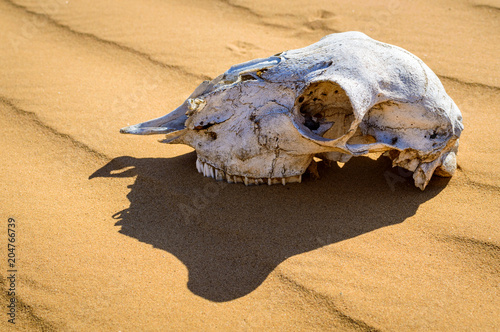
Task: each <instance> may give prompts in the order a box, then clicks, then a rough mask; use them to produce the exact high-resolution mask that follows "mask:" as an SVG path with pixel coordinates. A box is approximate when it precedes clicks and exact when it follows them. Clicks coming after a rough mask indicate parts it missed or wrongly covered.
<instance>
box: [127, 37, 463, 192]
mask: <svg viewBox="0 0 500 332" xmlns="http://www.w3.org/2000/svg"><path fill="white" fill-rule="evenodd" d="M462 129H463V125H462V116H461V114H460V110H459V109H458V107H457V106H456V105H455V103H454V102H453V100H452V99H451V98H450V97H449V96H448V95H447V94H446V92H445V90H444V88H443V85H442V84H441V82H440V81H439V79H438V77H437V76H436V75H435V74H434V73H433V72H432V71H431V69H429V67H427V66H426V65H425V64H424V63H423V62H422V61H421V60H420V59H418V58H417V57H416V56H414V55H413V54H411V53H409V52H407V51H405V50H403V49H401V48H399V47H396V46H392V45H389V44H384V43H381V42H378V41H375V40H373V39H371V38H369V37H368V36H366V35H365V34H363V33H360V32H346V33H338V34H332V35H329V36H326V37H324V38H323V39H321V40H320V41H319V42H317V43H315V44H312V45H310V46H308V47H305V48H301V49H297V50H291V51H286V52H283V53H279V54H276V55H274V56H271V57H269V58H266V59H256V60H253V61H249V62H246V63H243V64H239V65H235V66H233V67H231V68H230V69H229V70H228V71H226V72H225V73H224V74H222V75H220V76H218V77H217V78H215V79H214V80H212V81H205V82H203V83H202V84H201V85H200V86H199V87H198V88H197V89H196V90H195V91H194V92H193V93H192V94H191V96H190V97H189V98H188V99H187V100H186V101H185V102H184V103H183V104H182V105H181V106H179V107H178V108H177V109H176V110H174V111H173V112H171V113H169V114H167V115H165V116H163V117H160V118H157V119H154V120H150V121H147V122H144V123H140V124H137V125H133V126H129V127H126V128H123V129H121V132H122V133H128V134H140V135H145V134H166V138H165V139H164V140H162V141H161V142H164V143H182V144H187V145H190V146H191V147H193V148H194V149H195V150H196V153H197V156H198V159H197V162H196V164H197V168H198V171H199V172H200V173H203V174H204V175H205V176H209V177H212V178H215V179H217V180H226V181H228V182H244V183H245V184H247V185H248V184H260V183H268V184H274V183H283V184H285V183H287V182H300V181H301V177H302V174H303V173H304V172H305V171H306V169H307V168H308V166H309V165H310V164H311V162H313V157H319V158H322V159H326V160H330V161H339V162H347V161H348V160H349V159H350V158H351V157H352V156H361V155H366V154H368V153H385V154H386V155H387V156H389V157H390V158H391V159H392V161H393V166H400V167H402V168H405V169H407V170H410V171H412V172H414V173H413V178H414V180H415V185H416V186H417V187H419V188H420V189H422V190H423V189H424V188H425V187H426V185H427V184H428V182H429V180H430V178H431V177H432V175H433V173H434V172H436V174H438V175H441V176H451V175H452V174H453V173H454V171H455V169H456V153H457V149H458V138H459V136H460V133H461V131H462Z"/></svg>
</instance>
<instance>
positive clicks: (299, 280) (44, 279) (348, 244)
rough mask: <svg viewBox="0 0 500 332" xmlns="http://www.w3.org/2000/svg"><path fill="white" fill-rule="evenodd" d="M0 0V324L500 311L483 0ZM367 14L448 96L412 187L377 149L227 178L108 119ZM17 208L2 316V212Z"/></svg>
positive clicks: (441, 325) (399, 325)
mask: <svg viewBox="0 0 500 332" xmlns="http://www.w3.org/2000/svg"><path fill="white" fill-rule="evenodd" d="M41 2H42V1H30V0H2V1H0V31H1V33H0V45H1V48H0V77H1V79H0V110H1V112H0V125H1V128H2V134H1V135H0V142H1V146H2V168H1V172H0V188H1V219H0V225H1V227H0V228H1V229H3V230H2V231H1V232H0V233H1V236H0V257H1V262H2V263H1V265H0V266H1V272H0V274H1V276H2V284H3V285H2V287H3V290H2V293H1V299H0V303H1V307H2V315H0V317H1V320H0V330H3V331H6V330H19V331H52V330H56V331H160V330H163V331H167V330H178V331H190V330H195V331H196V330H197V331H216V330H217V331H220V330H230V331H245V330H250V331H251V330H258V331H260V330H283V331H290V330H314V331H319V330H347V331H348V330H381V331H419V330H420V331H429V330H433V331H456V330H461V331H498V330H500V164H499V161H500V142H499V139H498V137H499V136H500V117H499V114H498V110H499V105H500V93H499V92H500V79H499V77H500V61H499V54H500V14H499V13H500V11H499V8H500V3H499V2H498V1H495V0H468V1H461V0H460V1H458V0H441V1H436V0H417V1H414V0H412V1H410V0H408V1H406V0H391V1H389V2H388V3H386V4H384V5H382V2H379V1H374V0H362V1H354V3H351V2H347V1H326V0H321V1H314V2H313V1H304V0H293V1H278V2H276V3H274V2H270V1H263V0H256V1H241V0H220V1H217V0H208V1H195V0H182V1H180V0H168V1H160V0H144V1H132V0H120V1H118V0H108V1H75V0H68V1H64V0H47V1H43V3H44V4H40V3H41ZM353 30H355V31H362V32H364V33H366V34H368V35H369V36H370V37H372V38H375V39H377V40H380V41H383V42H386V43H390V44H394V45H398V46H400V47H403V48H405V49H407V50H408V51H410V52H412V53H414V54H415V55H417V56H418V57H420V58H421V59H422V60H423V61H424V62H425V63H426V64H427V65H428V66H429V67H430V68H432V69H433V70H434V71H435V72H436V74H437V75H438V76H439V77H440V79H441V80H442V82H443V84H444V86H445V88H446V90H447V92H448V94H449V95H450V96H451V97H452V98H453V99H454V101H455V102H456V104H457V105H458V106H459V108H460V109H461V111H462V114H463V116H464V125H465V131H464V132H463V134H462V136H461V139H460V150H459V155H458V163H459V169H458V171H457V173H456V174H455V176H453V177H452V178H451V179H445V178H439V177H435V178H433V180H432V181H431V183H430V184H429V186H428V187H427V189H426V190H425V191H420V190H419V189H418V188H415V187H414V186H413V183H412V179H411V175H408V174H407V173H405V172H402V171H401V170H399V169H392V168H391V165H390V161H389V160H388V159H385V158H379V159H375V158H371V157H359V158H353V159H352V160H351V161H350V162H348V163H347V164H345V165H344V166H343V167H340V166H337V165H335V166H332V167H326V166H325V165H321V164H320V166H319V171H320V175H321V179H320V180H317V181H314V180H313V179H311V178H308V177H306V178H305V179H304V181H303V182H302V183H301V184H291V185H287V186H280V185H275V186H252V187H245V186H244V185H242V184H231V185H229V184H225V183H221V182H216V181H214V180H213V179H209V178H205V177H203V176H202V175H200V174H199V173H197V171H196V167H195V160H196V155H195V153H194V152H193V150H192V149H191V148H189V147H187V146H183V145H166V144H159V143H158V142H157V139H158V138H160V137H155V136H147V137H137V136H125V135H120V134H119V129H120V128H121V127H124V126H127V125H129V124H134V123H138V122H142V121H145V120H149V119H152V118H155V117H158V116H161V115H164V114H166V113H168V112H170V111H171V110H173V109H175V108H176V107H177V106H178V105H179V104H181V103H182V102H183V101H184V99H185V98H187V97H188V96H189V94H190V93H191V92H192V90H193V89H194V88H195V87H196V86H197V85H198V84H199V83H201V81H203V80H205V79H210V78H214V77H216V76H217V75H219V74H220V73H222V72H224V71H225V70H227V69H228V68H229V67H230V66H232V65H234V64H237V63H241V62H245V61H247V60H251V59H253V58H258V57H267V56H270V55H273V54H275V53H278V52H281V51H284V50H287V49H295V48H300V47H304V46H306V45H309V44H311V43H313V42H316V41H318V40H319V39H320V38H321V37H323V36H325V35H327V34H330V33H335V32H343V31H353ZM9 218H13V220H15V224H16V242H15V244H16V250H15V255H16V265H15V268H16V271H17V272H16V282H15V292H16V295H15V299H16V300H17V302H16V319H15V322H16V324H15V325H13V324H12V323H9V322H8V319H9V317H8V316H7V315H6V313H7V312H8V308H7V305H8V304H9V303H10V302H9V301H10V299H11V297H12V296H10V295H9V291H8V289H9V287H10V281H9V280H8V279H7V277H8V276H9V273H8V272H7V271H8V270H9V266H8V265H7V257H8V251H7V241H8V234H7V227H8V220H9Z"/></svg>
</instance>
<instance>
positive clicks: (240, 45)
mask: <svg viewBox="0 0 500 332" xmlns="http://www.w3.org/2000/svg"><path fill="white" fill-rule="evenodd" d="M226 47H227V48H228V49H229V50H230V51H231V52H233V53H235V54H236V55H249V54H251V53H252V51H255V50H257V49H260V48H259V47H258V46H256V45H254V44H251V43H247V42H244V41H241V40H237V41H235V42H233V43H229V44H227V45H226Z"/></svg>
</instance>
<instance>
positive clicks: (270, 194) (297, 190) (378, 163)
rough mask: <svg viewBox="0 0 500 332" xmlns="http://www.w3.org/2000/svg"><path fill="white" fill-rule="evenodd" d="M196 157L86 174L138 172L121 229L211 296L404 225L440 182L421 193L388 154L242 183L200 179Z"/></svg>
mask: <svg viewBox="0 0 500 332" xmlns="http://www.w3.org/2000/svg"><path fill="white" fill-rule="evenodd" d="M195 161H196V155H195V154H194V153H190V154H187V155H183V156H180V157H176V158H171V159H163V158H157V159H147V158H145V159H135V158H132V157H119V158H115V159H113V160H112V161H111V162H109V163H108V164H107V165H105V166H104V167H102V168H101V169H99V170H97V171H96V172H95V173H94V174H92V175H91V176H90V178H95V177H111V178H113V177H129V176H136V180H135V183H134V184H133V185H132V186H130V187H129V188H130V192H129V194H128V195H127V197H128V199H129V200H130V207H129V208H128V209H126V210H123V211H121V212H118V213H116V214H115V216H114V218H116V219H118V222H117V225H121V227H122V228H121V230H120V232H121V233H123V234H125V235H127V236H131V237H133V238H136V239H138V240H139V241H142V242H145V243H149V244H151V245H153V246H154V247H156V248H159V249H162V250H166V251H168V252H169V253H172V254H173V255H175V256H176V257H177V258H178V259H180V260H181V261H182V262H183V263H184V264H185V265H186V267H187V269H188V271H189V282H188V288H189V289H190V290H191V291H192V292H193V293H194V294H196V295H199V296H201V297H203V298H205V299H208V300H211V301H216V302H223V301H230V300H233V299H236V298H239V297H242V296H244V295H247V294H249V293H250V292H252V291H253V290H255V289H256V288H257V287H258V286H259V285H260V284H261V283H262V282H263V281H264V280H265V279H266V277H267V276H268V275H269V274H270V273H271V272H272V271H273V270H274V269H275V268H276V267H277V266H278V265H279V264H280V263H281V262H283V261H284V260H285V259H287V258H288V257H290V256H293V255H298V254H301V253H304V252H307V251H310V250H314V249H317V248H319V247H322V246H325V245H329V244H332V243H336V242H339V241H344V240H348V239H350V238H353V237H355V236H358V235H361V234H364V233H367V232H370V231H373V230H376V229H378V228H381V227H385V226H390V225H394V224H397V223H401V222H403V221H404V220H405V219H406V218H408V217H410V216H412V215H414V214H415V212H416V211H417V209H418V207H419V205H420V204H422V203H423V202H425V201H427V200H429V199H431V198H432V197H434V196H435V195H437V194H438V193H439V192H440V191H441V190H442V189H443V188H444V187H445V186H446V184H447V183H448V180H447V179H443V178H436V177H434V178H433V179H432V181H431V183H430V184H429V186H428V187H427V189H426V190H425V191H423V192H422V191H420V189H417V188H415V187H414V186H413V180H412V178H411V176H408V174H406V173H404V172H401V171H398V169H391V165H390V161H389V160H388V159H386V158H384V157H381V158H379V159H378V160H372V159H369V158H366V157H358V158H353V159H351V161H349V162H348V163H347V164H345V166H344V167H343V168H339V167H338V166H337V165H335V166H333V167H330V168H326V167H323V166H321V164H320V174H321V175H322V178H321V179H320V180H317V181H313V180H311V179H308V178H305V180H304V181H303V183H301V184H290V185H287V186H282V185H274V186H267V185H262V186H249V187H245V186H244V185H243V184H227V183H225V182H216V181H215V180H213V179H208V178H205V177H203V176H202V175H201V174H198V173H197V172H196V168H195ZM124 189H125V188H124Z"/></svg>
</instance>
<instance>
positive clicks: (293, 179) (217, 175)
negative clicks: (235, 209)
mask: <svg viewBox="0 0 500 332" xmlns="http://www.w3.org/2000/svg"><path fill="white" fill-rule="evenodd" d="M196 168H197V169H198V172H199V173H201V174H203V175H204V176H206V177H209V178H214V179H216V180H218V181H227V182H228V183H244V184H245V185H246V186H248V185H259V184H266V183H267V184H268V185H272V184H280V183H281V184H282V185H285V184H287V183H300V182H302V174H300V175H294V176H288V177H275V178H271V177H267V178H255V177H248V176H245V175H235V174H229V173H226V172H224V171H223V170H221V169H219V168H217V167H215V166H212V165H210V164H209V163H207V162H204V161H202V160H201V159H200V158H197V159H196Z"/></svg>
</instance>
